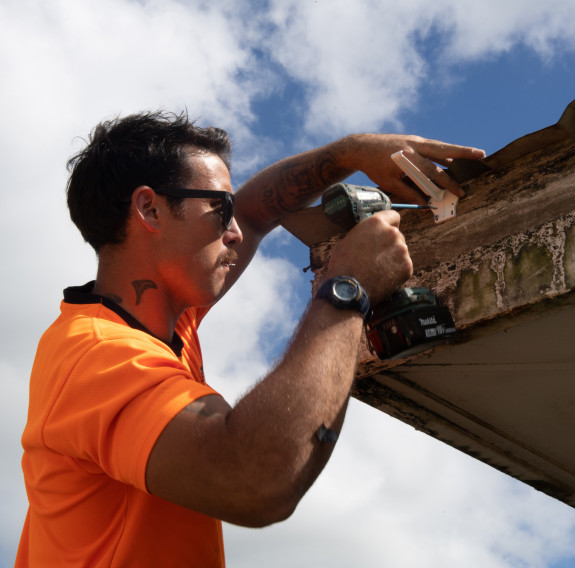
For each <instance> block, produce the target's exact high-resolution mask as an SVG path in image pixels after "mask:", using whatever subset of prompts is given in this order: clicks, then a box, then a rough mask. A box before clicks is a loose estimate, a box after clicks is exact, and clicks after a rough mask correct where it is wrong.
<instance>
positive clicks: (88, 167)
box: [16, 113, 483, 568]
mask: <svg viewBox="0 0 575 568" xmlns="http://www.w3.org/2000/svg"><path fill="white" fill-rule="evenodd" d="M398 150H403V151H404V152H405V153H406V154H407V155H408V156H409V157H410V158H411V159H412V160H413V161H414V162H415V163H416V165H418V166H419V167H420V168H421V169H422V170H423V171H424V172H425V173H426V174H427V175H428V176H429V177H430V178H431V179H433V180H434V181H435V182H436V183H438V184H439V185H441V186H443V187H445V188H447V189H448V190H450V191H452V192H455V193H457V194H461V189H460V188H459V186H458V185H457V184H456V183H455V182H454V181H453V180H451V179H450V178H449V177H448V176H447V174H446V173H445V172H444V171H443V170H442V169H441V168H439V167H438V166H436V165H435V164H434V163H433V162H437V163H440V164H447V163H448V162H449V161H450V160H451V159H452V158H480V157H482V156H483V153H482V152H481V151H480V150H476V149H473V148H465V147H460V146H452V145H447V144H443V143H440V142H436V141H430V140H424V139H421V138H418V137H409V136H392V135H372V134H364V135H354V136H349V137H346V138H343V139H341V140H338V141H336V142H334V143H332V144H328V145H327V146H324V147H322V148H319V149H316V150H312V151H309V152H305V153H303V154H300V155H298V156H294V157H291V158H288V159H286V160H283V161H280V162H278V163H277V164H274V165H272V166H270V167H269V168H266V169H265V170H263V171H262V172H261V173H259V174H258V175H256V176H255V177H253V178H252V179H251V180H250V181H248V182H247V183H246V184H245V185H244V186H243V187H242V188H241V189H240V190H239V191H238V192H237V194H236V196H235V201H234V197H233V196H232V187H231V183H230V176H229V158H230V144H229V140H228V138H227V135H226V134H225V133H224V132H223V131H222V130H219V129H214V128H207V129H201V128H197V127H195V126H193V125H191V124H189V123H188V120H187V117H186V116H185V115H181V116H172V115H169V114H166V113H144V114H139V115H134V116H130V117H126V118H124V119H119V120H115V121H111V122H106V123H103V124H101V125H99V126H98V127H97V128H96V129H95V130H94V132H93V134H92V136H91V139H90V142H89V144H88V146H87V147H86V148H85V149H84V150H83V151H82V152H80V153H79V154H78V155H77V156H75V157H74V158H73V159H72V160H71V161H70V164H69V166H70V169H71V176H70V180H69V184H68V205H69V208H70V213H71V217H72V220H73V221H74V222H75V223H76V225H77V226H78V228H79V229H80V231H81V232H82V235H83V236H84V238H85V239H86V240H87V241H88V242H89V243H90V244H91V245H92V246H93V247H94V249H95V250H96V252H97V253H98V273H97V277H96V280H95V282H90V283H88V284H86V285H85V286H80V287H72V288H68V289H66V290H65V292H64V301H63V302H62V305H61V312H62V313H61V315H60V317H59V318H58V319H57V320H56V321H55V322H54V324H53V325H52V326H51V327H50V328H49V329H48V330H47V332H46V333H45V334H44V336H43V337H42V339H41V341H40V344H39V347H38V351H37V355H36V360H35V363H34V368H33V371H32V376H31V382H30V406H29V414H28V423H27V426H26V429H25V431H24V435H23V446H24V456H23V470H24V474H25V480H26V487H27V491H28V497H29V502H30V507H29V511H28V515H27V518H26V522H25V526H24V530H23V534H22V538H21V543H20V548H19V551H18V557H17V561H16V565H17V566H19V567H24V566H43V567H45V566H58V567H59V568H62V567H64V566H90V567H96V566H97V567H100V566H106V567H108V566H137V567H145V566H162V567H170V566H178V567H181V566H223V565H224V555H223V544H222V536H221V522H220V520H224V521H227V522H230V523H236V524H240V525H244V526H252V527H259V526H265V525H268V524H271V523H274V522H277V521H280V520H282V519H285V518H287V517H288V516H289V515H290V514H291V513H292V512H293V510H294V509H295V507H296V505H297V504H298V502H299V501H300V499H301V498H302V496H303V495H304V493H305V492H306V491H307V489H308V488H309V487H310V485H311V484H312V483H313V481H314V480H315V479H316V477H317V476H318V475H319V473H320V472H321V470H322V468H323V467H324V465H325V463H326V462H327V460H328V458H329V456H330V454H331V452H332V450H333V447H334V443H335V441H336V439H337V436H338V433H339V431H340V429H341V426H342V422H343V418H344V414H345V410H346V406H347V401H348V397H349V391H350V387H351V384H352V381H353V377H354V371H355V367H356V362H357V354H358V347H359V343H360V339H361V334H362V329H363V318H364V317H365V315H366V314H367V312H368V310H369V302H370V301H371V303H373V304H376V303H378V302H379V301H381V300H382V299H383V298H385V297H386V296H388V295H389V294H391V293H392V292H393V291H394V290H395V289H396V288H398V287H399V286H400V285H401V284H402V283H403V282H404V281H405V280H406V279H407V278H409V276H410V275H411V272H412V265H411V260H410V257H409V254H408V251H407V247H406V245H405V241H404V238H403V236H402V234H401V233H400V231H399V229H398V227H399V216H398V214H397V213H395V212H392V211H387V212H382V213H378V214H377V215H374V216H373V217H371V218H369V219H368V220H366V221H365V222H363V223H361V224H360V225H358V226H357V227H355V228H354V229H353V230H352V231H350V232H349V233H348V235H347V236H346V237H345V238H344V239H342V240H341V241H340V242H339V243H338V244H337V245H336V247H335V248H334V251H333V254H332V256H331V259H330V262H329V265H328V267H327V273H326V275H325V282H326V283H325V284H324V285H322V286H321V288H320V291H319V292H318V294H317V295H316V298H315V299H314V300H312V302H311V303H310V305H309V308H308V310H307V312H306V314H305V315H304V317H303V319H302V320H301V323H300V326H299V328H298V330H297V332H296V333H295V335H294V338H293V341H292V342H291V344H290V346H289V347H288V349H287V352H286V354H285V356H284V358H283V359H282V361H281V362H280V363H279V364H278V365H277V367H276V368H275V369H273V370H272V371H271V372H270V374H269V375H268V376H267V377H265V378H264V379H263V380H262V381H261V382H259V383H258V384H257V385H256V386H254V387H253V389H252V390H251V392H249V393H248V394H247V395H246V396H245V397H243V398H242V399H241V400H240V401H239V403H238V404H236V406H235V407H233V408H232V407H231V406H230V405H229V404H228V403H227V402H226V401H225V400H224V398H222V396H220V395H219V394H218V393H216V392H215V391H214V390H213V389H212V388H210V387H209V386H208V385H207V384H206V383H205V380H204V376H203V371H202V360H201V352H200V347H199V343H198V338H197V334H196V329H197V326H198V325H199V323H200V322H201V320H202V318H203V317H204V315H205V314H206V312H207V311H208V309H209V307H210V306H211V305H213V304H214V303H215V302H216V301H217V300H218V299H219V298H220V297H221V296H222V295H223V294H224V293H225V291H226V290H227V289H229V287H230V286H231V285H232V284H233V283H234V282H235V280H236V279H237V278H238V277H239V275H240V274H241V273H242V271H243V270H244V269H245V268H246V266H247V265H248V263H249V262H250V260H251V259H252V257H253V255H254V253H255V251H256V249H257V247H258V245H259V243H260V241H261V239H262V238H263V237H264V236H265V235H266V234H267V233H268V232H269V231H270V230H271V229H273V228H274V227H275V226H277V224H278V223H279V222H280V221H281V219H282V216H283V215H284V214H286V213H287V212H290V211H294V210H297V209H300V208H302V207H305V206H307V205H309V204H310V203H312V202H313V201H315V200H316V199H317V197H318V196H319V195H321V193H322V191H323V190H324V189H325V188H326V187H328V186H329V185H331V184H333V183H335V182H337V181H341V180H342V179H345V178H346V177H347V176H349V175H350V174H352V173H353V172H354V171H357V170H361V171H363V172H365V173H366V174H367V175H368V176H369V177H370V178H371V179H372V180H373V181H374V182H375V183H376V184H378V185H380V186H382V187H384V188H386V189H387V190H389V191H390V192H391V193H393V194H395V195H397V196H400V197H401V198H402V199H409V200H411V201H414V202H421V203H424V202H425V199H424V198H423V196H422V195H420V194H418V193H417V192H416V191H414V190H412V189H411V188H409V187H408V186H407V185H405V184H404V183H403V181H402V176H401V173H400V171H399V170H398V169H397V168H396V167H395V165H394V164H393V162H392V160H391V159H390V155H391V154H392V153H393V152H395V151H398ZM342 277H345V278H343V279H342ZM342 282H343V285H344V286H346V287H347V289H348V290H349V289H350V288H351V289H352V292H353V294H352V295H351V296H350V297H349V298H347V299H344V300H341V299H340V300H338V299H337V298H335V297H334V294H333V285H334V284H335V285H338V284H342ZM222 349H225V345H222Z"/></svg>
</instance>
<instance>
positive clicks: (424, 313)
mask: <svg viewBox="0 0 575 568" xmlns="http://www.w3.org/2000/svg"><path fill="white" fill-rule="evenodd" d="M366 329H367V337H368V340H369V343H370V344H371V347H372V348H373V350H374V351H375V353H376V354H377V356H378V357H379V358H380V359H400V358H405V357H407V356H409V355H414V354H416V353H420V352H421V351H425V350H427V349H430V348H431V347H433V346H434V345H437V344H439V343H443V342H445V341H447V340H449V339H451V338H452V337H453V336H454V335H455V334H456V329H455V324H454V323H453V318H452V317H451V313H450V312H449V309H448V308H447V306H444V305H442V304H440V303H439V302H438V300H437V299H436V297H435V295H434V294H433V292H431V290H429V289H427V288H400V289H399V290H397V291H396V292H395V293H394V294H393V295H392V296H391V298H390V301H389V302H384V303H382V304H379V305H378V306H376V307H375V308H374V311H373V314H372V315H371V318H370V320H369V322H368V323H367V325H366Z"/></svg>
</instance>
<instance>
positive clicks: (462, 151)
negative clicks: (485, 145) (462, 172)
mask: <svg viewBox="0 0 575 568" xmlns="http://www.w3.org/2000/svg"><path fill="white" fill-rule="evenodd" d="M417 151H418V152H419V153H420V154H421V155H422V156H424V157H426V158H429V159H431V160H434V161H438V160H440V159H444V158H468V159H471V160H473V159H481V158H485V151H484V150H481V149H479V148H473V147H471V146H459V145H457V144H446V143H445V142H441V141H439V140H424V141H423V142H421V144H419V145H418V147H417Z"/></svg>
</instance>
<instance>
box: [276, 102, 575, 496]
mask: <svg viewBox="0 0 575 568" xmlns="http://www.w3.org/2000/svg"><path fill="white" fill-rule="evenodd" d="M485 162H486V164H487V165H488V167H486V168H480V169H481V172H480V173H479V175H476V174H477V173H478V172H475V173H474V174H473V175H476V177H473V176H471V177H470V178H469V179H468V180H467V181H465V182H464V188H465V189H466V191H467V196H466V197H465V198H464V199H462V200H461V201H460V202H459V204H458V206H457V216H456V217H455V218H454V219H453V220H450V221H447V222H445V223H441V224H435V223H434V221H433V216H432V215H431V214H429V213H427V212H421V211H408V212H404V213H403V214H402V221H401V229H402V231H403V232H404V234H405V235H406V240H407V242H408V245H409V250H410V253H411V256H412V259H413V261H414V268H415V274H414V276H413V278H412V279H411V280H410V281H409V282H408V283H407V284H408V285H411V286H426V287H428V288H430V289H431V290H433V291H434V292H435V294H436V295H437V296H438V298H439V299H440V300H442V301H443V302H444V303H445V304H447V305H448V306H449V307H450V309H451V312H452V314H453V316H454V320H455V322H456V326H457V328H458V329H459V330H460V332H459V335H458V337H457V338H456V340H455V341H453V342H452V343H451V344H446V345H442V346H439V347H435V348H433V349H430V350H428V351H427V352H425V353H423V354H419V355H417V356H412V357H409V358H406V359H397V360H392V361H390V360H387V361H383V360H380V359H379V358H378V357H377V356H375V355H373V354H372V353H371V352H370V351H369V349H368V344H367V341H366V342H365V345H364V349H363V352H362V354H361V357H360V364H359V366H358V371H357V377H358V378H357V381H356V384H355V388H354V392H353V396H355V397H356V398H358V399H359V400H362V401H364V402H366V403H368V404H370V405H371V406H374V407H376V408H378V409H380V410H382V411H383V412H386V413H388V414H390V415H392V416H395V417H396V418H398V419H400V420H402V421H404V422H406V423H408V424H410V425H412V426H413V427H415V428H417V429H419V430H421V431H424V432H426V433H428V434H430V435H432V436H434V437H435V438H437V439H440V440H442V441H444V442H446V443H448V444H450V445H452V446H454V447H456V448H458V449H460V450H462V451H464V452H466V453H468V454H470V455H473V456H474V457H476V458H478V459H481V460H482V461H484V462H486V463H488V464H490V465H492V466H493V467H496V468H498V469H500V470H502V471H504V472H506V473H508V474H510V475H512V476H513V477H515V478H517V479H520V480H522V481H524V482H526V483H528V484H530V485H532V486H533V487H536V488H537V489H540V490H542V491H544V492H546V493H547V494H549V495H551V496H553V497H556V498H558V499H561V500H562V501H564V502H565V503H568V504H570V505H572V506H575V451H573V450H574V449H575V443H574V442H573V433H574V432H575V349H574V348H573V338H574V337H575V107H574V105H573V104H572V105H570V106H569V107H568V109H567V110H566V111H565V113H564V114H563V116H562V117H561V120H560V121H559V123H558V124H557V125H554V126H553V127H549V129H543V130H542V131H539V132H538V133H534V134H532V135H528V136H526V137H523V138H522V139H519V140H518V141H516V143H512V144H510V145H509V146H508V147H506V148H504V149H503V150H501V151H500V152H498V153H496V154H494V155H493V156H492V157H489V158H487V159H486V160H485ZM456 169H457V167H456ZM468 174H469V171H467V173H466V166H465V164H463V165H462V168H460V169H459V174H458V175H459V176H460V179H462V178H464V177H466V176H467V177H469V176H468ZM287 225H288V229H289V230H291V231H292V232H293V233H294V234H296V236H300V238H301V237H303V238H302V240H304V242H306V241H307V244H309V245H310V258H311V266H312V269H313V271H314V273H315V276H316V281H317V278H318V277H319V275H321V273H322V271H323V269H324V267H325V265H326V263H327V261H328V259H329V256H330V253H331V250H332V248H333V246H334V244H335V243H336V242H337V240H338V239H339V238H341V235H340V234H338V229H337V227H334V226H333V225H331V226H330V224H329V223H326V221H325V219H324V218H323V215H322V214H321V212H320V211H319V209H318V208H312V209H310V210H308V211H306V212H304V213H302V214H300V215H299V216H298V217H295V218H294V219H292V221H290V222H288V223H287Z"/></svg>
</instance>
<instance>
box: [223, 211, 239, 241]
mask: <svg viewBox="0 0 575 568" xmlns="http://www.w3.org/2000/svg"><path fill="white" fill-rule="evenodd" d="M243 240H244V235H243V233H242V230H241V229H240V226H239V225H238V222H237V221H236V218H235V217H232V224H231V225H230V228H229V229H226V230H225V232H224V243H225V244H226V245H232V244H236V245H239V244H240V243H241V242H242V241H243Z"/></svg>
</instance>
